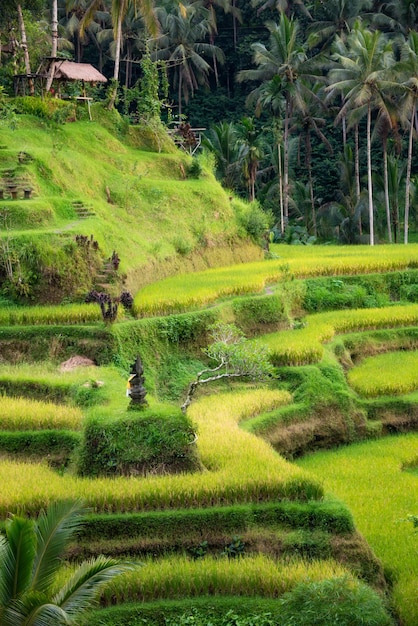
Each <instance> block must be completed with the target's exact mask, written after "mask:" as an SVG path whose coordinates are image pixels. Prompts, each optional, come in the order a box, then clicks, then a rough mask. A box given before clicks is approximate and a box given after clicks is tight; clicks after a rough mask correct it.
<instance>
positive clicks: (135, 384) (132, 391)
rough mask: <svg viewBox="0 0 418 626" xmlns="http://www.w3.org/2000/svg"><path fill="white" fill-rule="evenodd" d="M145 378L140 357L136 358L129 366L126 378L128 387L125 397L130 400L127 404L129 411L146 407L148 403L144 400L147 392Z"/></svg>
mask: <svg viewBox="0 0 418 626" xmlns="http://www.w3.org/2000/svg"><path fill="white" fill-rule="evenodd" d="M144 382H145V376H144V368H143V366H142V361H141V357H140V356H139V354H138V356H137V357H136V359H135V362H134V363H133V364H132V365H131V371H130V376H129V378H128V385H127V390H126V395H127V396H128V398H130V399H131V402H130V404H129V408H130V409H140V408H142V407H146V406H148V402H147V401H146V399H145V396H146V395H147V392H146V390H145V387H144Z"/></svg>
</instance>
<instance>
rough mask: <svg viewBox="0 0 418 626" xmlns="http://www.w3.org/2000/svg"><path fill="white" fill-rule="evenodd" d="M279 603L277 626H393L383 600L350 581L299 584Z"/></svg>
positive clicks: (363, 585)
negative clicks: (278, 625)
mask: <svg viewBox="0 0 418 626" xmlns="http://www.w3.org/2000/svg"><path fill="white" fill-rule="evenodd" d="M278 602H279V607H280V610H279V615H280V622H279V623H280V626H294V625H295V624H297V626H335V625H336V624H338V625H339V626H353V625H354V624H355V625H356V626H393V625H394V621H393V620H392V618H391V617H390V615H389V613H388V612H387V610H386V609H385V606H384V603H383V600H382V598H381V597H380V596H379V595H378V594H377V593H376V592H375V591H373V590H372V589H371V588H370V587H368V586H367V585H365V584H363V583H361V582H358V581H355V580H352V579H349V578H334V579H331V580H322V581H319V582H306V583H300V584H299V585H297V586H296V587H295V588H294V589H292V590H291V591H289V592H288V593H285V594H284V596H283V597H282V598H280V599H279V601H278Z"/></svg>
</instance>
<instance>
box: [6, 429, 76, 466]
mask: <svg viewBox="0 0 418 626" xmlns="http://www.w3.org/2000/svg"><path fill="white" fill-rule="evenodd" d="M80 438H81V437H80V433H75V432H74V431H71V430H32V431H31V430H29V431H28V430H25V431H18V432H9V431H0V450H1V451H2V452H6V453H7V454H19V455H25V456H28V457H30V458H33V457H34V456H37V457H41V458H42V459H45V458H47V459H48V460H51V459H55V458H59V459H61V460H62V462H64V463H66V462H67V461H68V458H69V456H70V455H71V453H72V452H73V451H74V448H76V447H77V446H78V445H79V444H80Z"/></svg>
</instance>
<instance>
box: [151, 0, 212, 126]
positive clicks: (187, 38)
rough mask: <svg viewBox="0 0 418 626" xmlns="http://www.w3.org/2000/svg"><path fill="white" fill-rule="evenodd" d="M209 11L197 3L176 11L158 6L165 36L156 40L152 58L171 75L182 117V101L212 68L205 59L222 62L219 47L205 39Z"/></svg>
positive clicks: (181, 7) (202, 82)
mask: <svg viewBox="0 0 418 626" xmlns="http://www.w3.org/2000/svg"><path fill="white" fill-rule="evenodd" d="M209 17H210V14H209V11H208V9H206V8H205V7H204V6H203V5H202V2H201V1H200V0H196V1H195V2H192V3H191V4H187V5H186V4H179V5H178V6H177V7H175V8H173V7H172V8H171V9H170V8H169V9H167V8H166V7H160V8H159V10H158V18H159V20H160V23H161V29H162V32H163V33H164V34H163V35H161V36H160V37H158V39H157V40H156V42H155V44H156V51H155V52H154V55H153V56H154V58H156V59H162V60H165V61H166V62H167V65H168V68H169V70H171V72H172V73H174V81H173V84H174V86H175V87H176V88H177V97H178V107H179V108H178V115H179V119H181V116H182V102H183V100H184V101H185V102H186V103H187V102H188V100H189V97H190V96H193V94H194V92H195V90H196V89H198V87H199V85H205V84H207V82H208V77H209V74H210V72H211V70H212V68H211V65H210V64H209V63H208V61H207V60H206V59H209V58H213V55H215V58H216V60H217V61H218V62H219V63H223V62H224V54H223V52H222V50H221V49H220V48H218V47H217V46H214V45H212V44H210V43H206V42H205V41H204V40H205V38H206V36H207V35H208V33H209V32H210V22H209Z"/></svg>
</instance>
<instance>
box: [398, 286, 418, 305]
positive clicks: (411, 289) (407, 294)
mask: <svg viewBox="0 0 418 626" xmlns="http://www.w3.org/2000/svg"><path fill="white" fill-rule="evenodd" d="M400 299H401V300H406V301H407V302H418V285H402V287H401V289H400Z"/></svg>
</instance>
